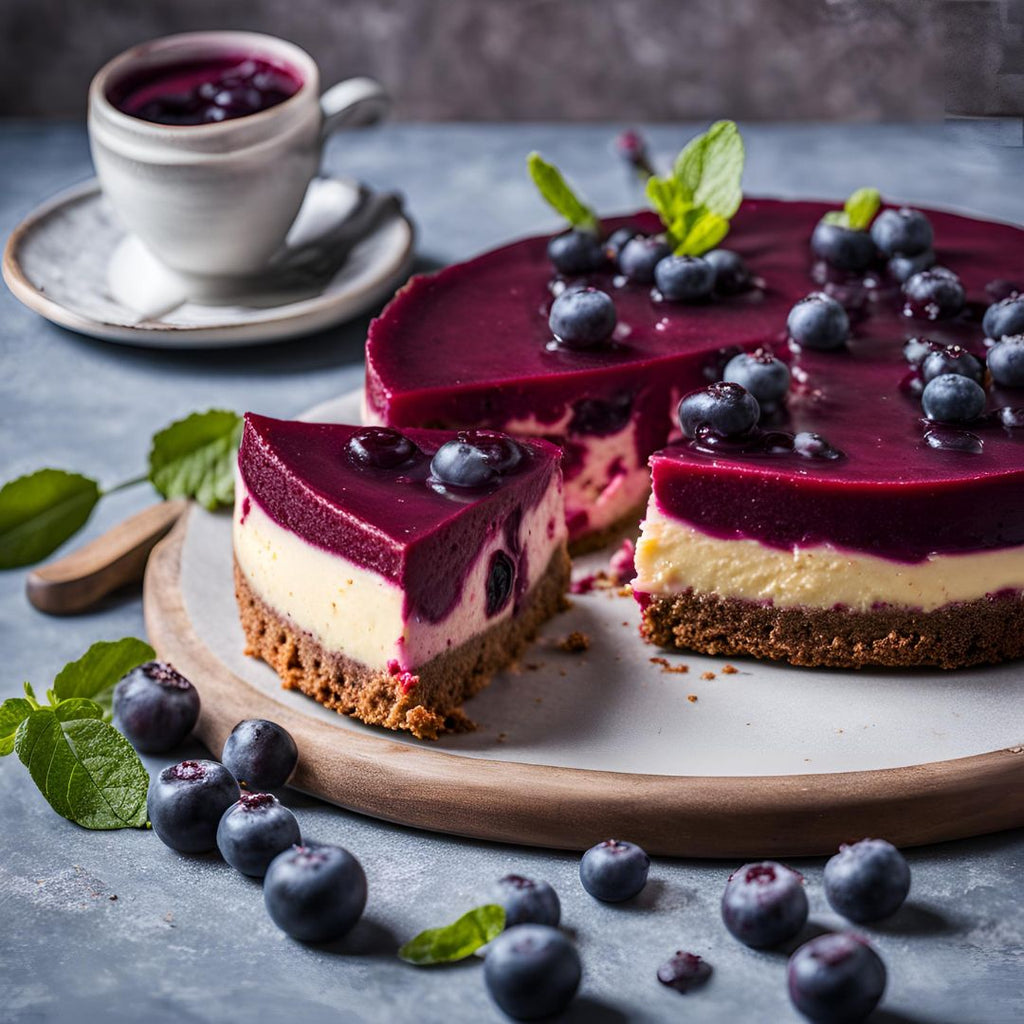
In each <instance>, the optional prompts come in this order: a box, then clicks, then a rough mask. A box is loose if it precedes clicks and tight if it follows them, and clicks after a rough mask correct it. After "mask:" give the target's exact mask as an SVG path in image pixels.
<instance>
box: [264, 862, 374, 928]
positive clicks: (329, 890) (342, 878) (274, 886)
mask: <svg viewBox="0 0 1024 1024" xmlns="http://www.w3.org/2000/svg"><path fill="white" fill-rule="evenodd" d="M263 902H264V903H265V904H266V908H267V913H268V914H269V915H270V919H271V920H272V921H273V922H274V924H276V925H277V927H278V928H280V929H281V931H283V932H286V933H287V934H288V935H290V936H291V937H292V938H293V939H300V940H301V941H302V942H329V941H330V940H331V939H340V938H341V937H342V936H343V935H345V934H346V933H347V932H349V931H351V930H352V928H353V927H354V926H355V924H356V922H357V921H358V920H359V918H360V917H361V916H362V913H363V908H364V907H365V906H366V875H365V873H364V872H363V868H362V865H361V864H360V863H359V861H357V860H356V859H355V857H353V856H352V854H351V853H349V852H348V850H345V849H342V847H340V846H330V845H328V844H323V845H320V844H317V845H314V844H311V843H307V844H306V845H305V846H293V847H292V848H291V849H290V850H285V851H284V853H279V854H278V855H277V856H276V857H275V858H274V859H273V860H272V861H271V862H270V867H269V868H267V874H266V877H265V878H264V880H263Z"/></svg>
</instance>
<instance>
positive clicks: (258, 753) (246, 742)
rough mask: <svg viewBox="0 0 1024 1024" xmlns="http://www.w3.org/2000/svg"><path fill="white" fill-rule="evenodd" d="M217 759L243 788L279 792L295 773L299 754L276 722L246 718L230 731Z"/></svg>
mask: <svg viewBox="0 0 1024 1024" xmlns="http://www.w3.org/2000/svg"><path fill="white" fill-rule="evenodd" d="M220 759H221V761H222V762H223V763H224V767H225V768H227V769H228V771H230V772H231V774H232V775H234V777H235V778H236V779H238V781H239V783H240V784H241V785H242V786H245V787H246V788H247V789H251V790H257V789H279V788H280V787H281V786H283V785H284V784H285V783H286V782H287V781H288V779H289V778H290V777H291V774H292V772H293V771H295V766H296V764H298V761H299V751H298V749H297V748H296V746H295V740H293V739H292V737H291V733H289V732H288V731H287V730H286V729H282V728H281V726H279V725H278V724H277V723H276V722H268V721H267V720H266V719H265V718H248V719H246V720H245V721H244V722H239V723H238V725H236V726H235V727H234V729H232V730H231V734H230V735H229V736H228V738H227V740H225V742H224V750H223V752H222V753H221V756H220Z"/></svg>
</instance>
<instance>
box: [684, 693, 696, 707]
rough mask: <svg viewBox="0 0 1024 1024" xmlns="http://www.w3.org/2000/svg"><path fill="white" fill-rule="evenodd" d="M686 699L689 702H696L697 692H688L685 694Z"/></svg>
mask: <svg viewBox="0 0 1024 1024" xmlns="http://www.w3.org/2000/svg"><path fill="white" fill-rule="evenodd" d="M686 699H687V700H688V701H689V702H690V703H691V704H696V703H697V694H695V693H688V694H687V695H686Z"/></svg>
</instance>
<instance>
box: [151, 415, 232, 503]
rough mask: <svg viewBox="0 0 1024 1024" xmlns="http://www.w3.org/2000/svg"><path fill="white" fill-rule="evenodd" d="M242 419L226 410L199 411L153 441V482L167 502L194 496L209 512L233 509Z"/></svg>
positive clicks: (165, 430) (162, 432) (161, 432)
mask: <svg viewBox="0 0 1024 1024" xmlns="http://www.w3.org/2000/svg"><path fill="white" fill-rule="evenodd" d="M241 438H242V419H241V417H240V416H239V415H238V414H237V413H234V412H228V411H227V410H225V409H210V410H209V411H208V412H195V413H192V415H191V416H187V417H185V419H183V420H178V421H177V422H176V423H172V424H171V425H170V426H169V427H166V428H165V429H164V430H161V431H160V432H159V433H158V434H156V435H154V437H153V446H152V448H151V449H150V453H149V479H150V480H151V481H152V483H153V486H154V487H155V488H156V489H157V490H158V491H159V492H160V493H161V494H162V495H163V496H164V497H165V498H194V499H195V500H196V501H198V502H199V504H200V505H203V506H204V507H205V508H208V509H211V510H212V509H215V508H218V507H219V506H221V505H229V504H230V503H231V501H232V497H233V495H234V487H235V453H236V452H237V451H238V443H239V441H240V440H241Z"/></svg>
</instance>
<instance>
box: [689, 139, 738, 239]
mask: <svg viewBox="0 0 1024 1024" xmlns="http://www.w3.org/2000/svg"><path fill="white" fill-rule="evenodd" d="M744 162H745V152H744V149H743V138H742V136H741V135H740V132H739V129H738V128H737V127H736V123H735V122H734V121H716V122H715V123H714V124H713V125H712V126H711V127H710V128H709V129H708V130H707V131H706V132H705V133H704V134H703V135H698V136H697V137H696V138H695V139H691V140H690V141H689V142H688V143H687V144H686V146H685V147H684V149H683V151H682V152H681V153H680V154H679V156H678V157H676V163H675V178H676V180H677V181H678V182H679V183H680V185H681V186H682V187H683V188H684V189H685V190H686V192H687V193H688V195H689V198H690V200H691V201H692V202H693V204H694V205H695V206H702V207H704V208H705V209H707V210H709V211H710V212H711V213H714V214H717V215H718V216H719V217H722V218H724V219H725V220H726V221H728V220H730V219H731V218H732V217H733V216H734V215H735V213H736V211H737V210H738V209H739V208H740V203H741V202H742V201H743V190H742V189H741V188H740V179H741V178H742V176H743V164H744Z"/></svg>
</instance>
